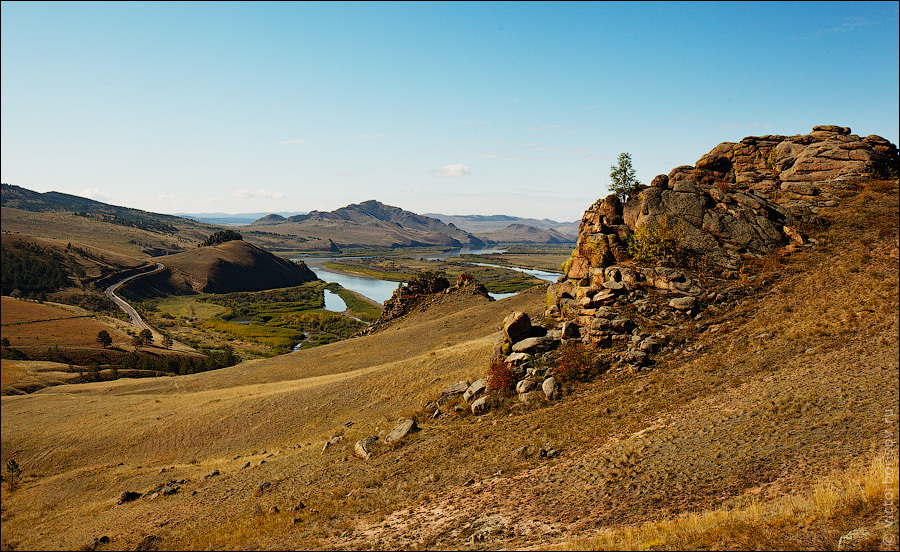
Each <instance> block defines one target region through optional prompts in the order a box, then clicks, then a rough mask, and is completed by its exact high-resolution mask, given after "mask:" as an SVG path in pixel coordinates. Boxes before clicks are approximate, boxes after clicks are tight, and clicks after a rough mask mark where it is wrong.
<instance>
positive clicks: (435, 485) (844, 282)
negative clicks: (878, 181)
mask: <svg viewBox="0 0 900 552" xmlns="http://www.w3.org/2000/svg"><path fill="white" fill-rule="evenodd" d="M897 209H898V190H897V186H896V182H893V183H891V184H890V185H889V186H886V187H885V186H883V185H878V186H871V187H869V188H867V189H863V190H860V192H859V193H858V194H854V195H853V197H851V198H848V199H847V201H846V202H843V203H841V204H840V205H839V206H837V207H835V208H834V209H831V210H828V211H823V213H822V216H823V217H824V218H826V219H827V220H828V221H829V222H830V223H831V226H830V227H829V228H828V229H827V230H820V231H815V230H811V237H813V238H814V239H815V240H816V241H817V245H815V246H814V247H808V248H801V249H800V250H798V251H796V252H795V253H793V254H787V253H786V252H784V253H781V254H776V255H773V256H772V257H769V258H767V259H765V260H763V261H762V262H759V263H756V264H755V265H754V266H753V267H752V271H753V275H751V276H748V277H747V278H746V281H745V280H742V281H741V282H739V283H740V284H741V285H742V286H744V287H745V293H746V296H745V297H746V298H745V299H744V300H743V301H742V302H739V303H737V304H735V305H734V306H733V308H731V310H729V311H727V312H722V313H719V314H714V313H708V314H706V315H705V316H707V318H706V319H705V322H708V324H709V325H705V326H704V328H705V331H696V333H693V332H694V330H690V329H686V331H691V332H692V335H690V336H688V337H689V338H690V341H689V342H688V343H687V344H685V345H686V346H685V347H684V348H681V349H680V350H678V351H672V352H671V353H670V354H667V355H662V356H660V357H659V358H658V363H657V365H656V367H655V368H654V369H653V370H650V371H643V372H640V373H638V374H630V373H628V372H610V373H607V374H605V375H603V376H601V377H599V378H598V379H597V380H595V381H593V382H591V383H588V384H583V385H581V386H579V387H577V388H576V389H575V390H574V392H573V393H570V394H566V395H564V396H563V397H562V398H561V399H559V400H555V401H552V402H550V403H547V404H540V405H536V406H528V407H518V406H514V407H513V406H507V407H502V408H499V409H495V410H494V411H491V412H489V413H488V414H485V415H483V416H479V417H475V416H471V415H466V414H461V415H459V416H454V415H452V414H450V415H445V416H441V417H439V418H437V419H434V420H430V419H428V418H425V417H420V425H421V426H422V431H420V432H418V433H416V434H414V435H411V436H410V437H408V438H407V439H405V440H404V442H403V443H402V444H401V445H400V446H398V447H382V449H381V450H380V451H379V453H378V454H377V455H376V456H375V457H374V458H372V459H370V460H368V461H362V460H357V459H355V458H353V456H352V445H353V443H354V442H355V441H356V440H357V439H360V438H362V437H365V436H368V435H373V434H379V433H380V432H383V431H389V430H390V429H391V428H392V427H393V424H394V422H395V421H396V419H397V418H398V417H400V416H404V415H407V416H408V415H412V414H415V413H416V411H417V409H419V408H420V407H421V406H422V405H423V404H424V403H425V402H426V401H428V400H432V399H434V398H436V396H437V394H438V393H439V392H440V390H441V389H442V388H443V387H444V386H445V385H447V384H448V383H451V382H454V381H457V380H460V379H469V380H474V379H475V378H478V377H482V376H483V375H484V374H485V372H486V370H487V361H488V357H489V356H490V353H491V350H492V347H493V345H494V343H495V341H496V339H497V337H498V336H499V332H498V328H499V325H500V323H501V321H502V320H503V318H504V316H505V315H506V314H508V313H509V312H510V311H513V310H524V311H526V312H528V313H529V315H531V316H532V318H534V319H539V318H540V316H541V314H542V313H543V310H544V305H545V294H544V290H543V288H542V287H539V288H535V289H533V290H532V291H529V292H525V293H522V294H519V295H517V296H515V297H511V298H508V299H504V300H502V301H497V302H492V303H488V302H486V300H485V299H479V298H477V297H472V296H457V295H442V296H439V299H438V300H437V301H436V302H434V303H433V304H431V305H429V306H427V307H423V308H422V309H421V310H417V311H415V312H413V313H412V314H411V315H409V316H407V317H404V318H401V319H398V320H396V321H393V322H392V323H391V324H390V325H389V326H388V327H387V328H386V329H385V330H383V331H381V332H378V333H376V334H373V335H369V336H365V337H360V338H354V339H350V340H347V341H343V342H340V343H336V344H332V345H329V346H324V347H318V348H315V349H310V350H307V351H303V352H298V353H292V354H289V355H284V356H280V357H276V358H273V359H267V360H260V361H252V362H247V363H243V364H240V365H237V366H234V367H231V368H227V369H223V370H219V371H215V372H206V373H202V374H196V375H192V376H182V377H172V378H160V379H155V380H140V381H134V380H117V381H113V382H106V383H94V384H85V385H79V386H59V387H54V388H51V389H46V390H43V391H41V392H39V393H35V394H33V395H29V396H17V397H3V398H2V461H3V462H6V460H8V459H10V458H15V459H16V460H17V461H18V462H19V464H20V465H21V466H22V467H23V469H24V470H25V478H24V480H23V485H22V488H21V489H20V490H18V491H16V492H14V493H8V492H7V491H6V490H4V491H3V492H4V494H3V503H2V504H3V537H2V538H3V546H4V547H8V548H18V549H60V548H69V549H71V548H77V547H79V546H81V545H83V544H85V543H87V542H88V541H89V540H90V539H91V538H92V537H100V536H104V535H106V536H109V537H110V539H111V543H110V544H109V545H108V547H109V548H115V549H128V548H131V549H133V548H135V547H136V546H137V545H138V543H140V542H142V541H144V542H152V543H154V544H153V546H156V547H158V548H169V549H172V548H222V549H235V548H287V549H304V548H310V547H318V548H403V547H409V548H503V547H506V548H509V547H512V548H523V547H527V546H532V545H536V544H543V545H548V544H553V543H556V542H560V541H565V540H566V539H569V538H572V536H573V535H575V534H576V532H581V534H582V535H584V534H585V533H587V534H589V533H590V532H592V531H595V530H599V529H601V528H603V527H609V526H618V525H626V524H633V523H639V522H643V521H650V520H658V519H663V518H665V517H667V516H673V515H677V514H680V513H683V512H687V511H696V510H702V509H706V508H718V507H721V506H723V505H728V504H731V503H732V501H733V500H734V499H739V498H745V497H748V496H752V497H759V498H760V499H762V500H769V499H772V498H775V497H779V496H783V495H785V494H789V493H795V492H802V491H804V490H806V489H809V488H810V486H811V485H812V484H813V483H814V482H815V481H816V480H817V479H818V478H819V477H820V476H821V475H823V474H827V473H829V472H830V471H831V470H833V469H835V468H841V467H847V466H850V465H853V462H856V461H859V460H860V459H864V458H867V457H870V456H872V455H874V454H877V453H879V452H880V451H881V448H882V447H883V440H882V436H883V431H884V430H885V429H889V430H892V431H894V432H895V434H896V431H897V416H896V411H895V410H891V409H892V408H895V407H896V404H897V401H898V385H900V382H898V369H900V363H898V335H900V333H898V332H900V327H898V326H900V324H898V313H900V306H898V243H900V242H898V222H897ZM712 326H716V327H717V328H719V331H712V329H711V328H712ZM686 328H687V326H686ZM723 328H724V329H723ZM688 345H689V346H688ZM889 412H890V414H889V415H888V413H889ZM351 422H352V423H351ZM333 435H343V436H344V439H343V440H342V441H340V442H338V443H336V444H335V445H334V446H332V447H329V448H328V449H327V450H324V451H323V445H324V444H325V443H326V442H327V441H328V440H329V439H330V438H331V437H332V436H333ZM548 442H549V443H553V446H554V447H555V448H556V449H558V450H560V451H561V454H560V456H559V457H558V458H553V459H547V458H542V457H540V455H538V454H534V455H532V456H527V457H526V456H523V455H520V454H518V453H517V452H516V451H517V450H518V449H519V448H520V447H522V446H533V447H534V448H535V450H536V449H538V448H540V447H541V446H542V445H544V444H545V443H548ZM214 469H218V470H219V471H220V472H221V474H220V475H217V476H212V477H206V475H207V474H210V473H211V472H212V471H213V470H214ZM172 482H174V483H173V485H174V486H175V487H177V488H178V491H177V492H176V493H175V494H173V495H171V496H162V495H159V496H158V497H156V498H152V497H151V496H152V493H151V496H145V497H144V498H141V499H138V500H136V501H134V502H128V503H125V504H122V505H117V504H116V499H117V498H118V497H119V495H120V493H122V492H123V491H126V490H131V491H137V492H145V491H152V490H153V489H154V488H158V486H159V485H160V484H166V483H172ZM265 483H269V485H265ZM301 502H302V504H303V506H302V507H301V506H300V503H301ZM867 516H868V517H867ZM871 518H872V512H870V511H868V510H863V511H857V512H853V513H851V515H847V516H844V517H840V518H839V519H828V520H824V521H821V520H818V521H817V520H813V521H812V522H809V523H805V524H799V525H798V524H796V523H795V524H792V525H788V526H772V525H765V526H764V527H762V528H760V529H758V530H757V529H756V528H754V527H751V528H749V529H747V532H746V535H745V534H744V533H740V532H738V533H733V534H729V535H726V537H725V540H724V541H721V540H720V541H717V542H714V543H713V544H712V545H709V546H715V547H722V546H727V545H731V546H735V545H736V546H738V547H743V548H770V549H779V548H783V547H815V548H828V547H833V546H835V545H836V542H837V538H838V537H839V536H840V534H842V532H846V531H848V530H850V529H854V528H856V527H858V526H860V525H864V524H871V521H872V519H871ZM150 535H152V536H154V537H156V539H151V540H150V541H146V540H145V539H147V537H148V536H150ZM748 535H749V536H748ZM745 537H746V538H747V540H741V539H743V538H745ZM101 548H102V547H101Z"/></svg>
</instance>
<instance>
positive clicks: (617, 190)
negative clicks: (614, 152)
mask: <svg viewBox="0 0 900 552" xmlns="http://www.w3.org/2000/svg"><path fill="white" fill-rule="evenodd" d="M609 179H610V181H611V183H610V185H609V191H611V192H612V193H614V194H616V195H617V196H618V197H619V200H620V201H621V202H622V203H625V200H626V199H628V198H629V197H631V196H632V195H634V194H635V193H636V192H637V191H638V190H639V189H640V187H641V183H640V181H639V180H638V179H637V178H636V177H635V172H634V167H632V166H631V154H630V153H620V154H619V162H618V164H616V165H610V167H609Z"/></svg>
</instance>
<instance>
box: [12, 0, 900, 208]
mask: <svg viewBox="0 0 900 552" xmlns="http://www.w3.org/2000/svg"><path fill="white" fill-rule="evenodd" d="M898 5H900V4H898V2H874V3H873V2H811V3H791V2H773V3H741V2H724V3H669V2H665V3H644V2H638V3H617V2H599V3H590V2H577V3H556V2H553V3H541V2H525V3H502V2H501V3H487V2H484V3H482V2H475V3H464V2H459V3H456V2H454V3H431V2H427V3H406V2H404V3H380V2H379V3H356V2H325V3H288V2H272V3H256V2H251V3H239V2H227V3H217V2H209V3H181V2H161V3H155V2H154V3H139V2H134V3H132V2H127V3H114V2H100V3H92V2H89V3H80V2H74V3H66V2H50V3H42V2H6V1H4V2H3V3H2V7H0V9H2V19H0V24H2V32H0V40H2V50H0V72H2V78H0V88H2V90H0V92H2V106H0V107H2V117H0V127H2V129H0V130H2V132H0V142H2V143H0V147H2V163H0V172H2V181H3V182H6V183H9V184H15V185H19V186H22V187H25V188H29V189H32V190H35V191H40V192H46V191H51V190H55V191H61V192H67V193H73V194H76V195H82V196H86V197H91V198H93V199H97V200H100V201H104V202H108V203H112V204H115V205H122V206H127V207H136V208H139V209H144V210H148V211H154V212H162V213H176V212H188V213H201V212H227V213H238V212H276V211H309V210H313V209H318V210H332V209H336V208H338V207H342V206H345V205H348V204H350V203H358V202H361V201H365V200H368V199H377V200H379V201H381V202H383V203H387V204H389V205H394V206H397V207H401V208H403V209H407V210H411V211H415V212H418V213H427V212H431V213H443V214H453V215H465V214H484V215H489V214H508V215H516V216H522V217H535V218H550V219H554V220H558V221H571V220H576V219H580V217H581V215H582V213H583V212H584V210H585V209H587V208H588V207H589V206H590V204H591V203H593V202H594V201H595V200H596V199H598V198H600V197H604V196H605V195H606V194H607V193H608V192H607V188H606V186H607V185H608V183H609V171H610V165H612V164H613V163H615V161H616V157H617V156H618V154H619V153H621V152H630V153H631V156H632V160H633V163H634V167H635V169H636V171H637V175H638V178H639V179H640V180H641V181H642V182H644V183H649V182H650V180H651V179H652V178H653V177H654V176H655V175H657V174H661V173H668V172H669V171H670V170H671V169H672V168H674V167H676V166H678V165H685V164H693V163H694V162H695V161H696V160H697V159H698V158H699V157H700V156H701V155H703V154H704V153H706V152H708V151H709V150H710V149H712V147H714V146H715V145H716V144H718V143H720V142H723V141H739V140H740V139H741V138H743V137H744V136H749V135H762V134H786V135H791V134H805V133H808V132H809V131H810V130H812V127H813V126H814V125H817V124H838V125H842V126H849V127H851V128H852V130H853V132H854V133H856V134H859V135H861V136H866V135H869V134H878V135H881V136H883V137H885V138H887V139H888V140H890V141H892V142H894V143H897V142H898V134H900V132H898V126H900V123H898V119H900V114H898V103H900V93H898V82H900V63H898V51H900V38H898V34H900V32H898V28H900V18H898Z"/></svg>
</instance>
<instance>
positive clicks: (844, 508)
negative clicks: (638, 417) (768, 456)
mask: <svg viewBox="0 0 900 552" xmlns="http://www.w3.org/2000/svg"><path fill="white" fill-rule="evenodd" d="M891 456H892V457H891V458H890V459H888V460H887V462H886V460H885V455H884V454H878V455H874V456H872V458H871V459H870V461H869V462H868V464H866V463H864V462H860V461H857V462H855V463H854V465H852V466H851V467H850V468H845V469H841V470H836V471H835V472H832V473H831V474H829V475H827V476H825V477H823V478H821V479H820V480H819V481H818V482H817V483H816V484H815V486H814V487H813V488H812V489H811V490H809V491H807V492H805V493H799V494H789V495H784V496H780V497H778V498H777V499H775V500H770V501H763V500H760V499H758V498H756V497H752V496H751V497H745V498H743V499H742V500H736V501H735V502H734V504H733V505H732V506H731V507H728V508H720V509H716V510H707V511H703V512H698V513H690V514H686V515H683V516H680V517H678V518H675V519H666V520H663V521H658V522H653V523H645V524H641V525H636V526H630V527H621V528H614V529H607V530H603V531H601V532H600V534H599V535H597V536H595V537H590V538H580V539H574V540H572V541H570V542H568V543H566V545H564V546H560V547H553V548H549V549H551V550H698V549H700V550H703V549H706V550H721V549H723V548H732V547H737V548H739V549H744V550H753V549H755V550H759V549H777V548H779V547H781V548H782V549H795V548H799V549H802V548H806V547H807V546H809V545H810V544H813V545H814V546H815V547H816V548H818V546H816V545H819V544H820V543H819V542H816V540H817V539H816V535H815V531H816V527H817V526H821V525H823V524H824V525H841V526H843V525H845V523H844V522H845V521H846V520H849V521H851V523H852V522H853V521H856V520H858V519H859V518H861V517H862V516H868V518H870V519H871V518H876V519H878V518H879V517H880V515H881V514H884V512H885V511H888V512H893V515H892V516H890V515H889V516H888V517H887V519H888V526H887V527H885V526H884V523H883V522H884V519H882V520H881V523H879V524H877V525H876V526H874V527H873V537H874V538H873V539H872V542H868V543H867V544H866V546H865V548H867V549H883V550H890V549H892V548H893V549H896V545H895V546H893V547H891V546H890V543H891V542H893V543H895V544H896V542H897V527H896V524H895V525H894V526H893V527H890V522H891V521H894V522H896V519H897V516H896V512H897V506H898V497H900V489H898V477H897V473H898V467H900V466H898V463H897V456H896V452H894V453H893V454H892V455H891ZM886 509H887V510H886ZM882 543H883V544H882ZM881 546H883V548H881Z"/></svg>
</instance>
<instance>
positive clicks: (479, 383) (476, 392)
mask: <svg viewBox="0 0 900 552" xmlns="http://www.w3.org/2000/svg"><path fill="white" fill-rule="evenodd" d="M485 391H487V380H486V379H484V378H482V379H480V380H476V381H475V382H473V383H472V385H470V386H469V388H468V389H466V392H465V393H463V400H465V401H466V402H467V403H471V402H472V401H473V400H474V399H476V398H478V397H480V396H481V395H483V394H484V392H485Z"/></svg>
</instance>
